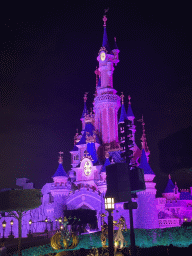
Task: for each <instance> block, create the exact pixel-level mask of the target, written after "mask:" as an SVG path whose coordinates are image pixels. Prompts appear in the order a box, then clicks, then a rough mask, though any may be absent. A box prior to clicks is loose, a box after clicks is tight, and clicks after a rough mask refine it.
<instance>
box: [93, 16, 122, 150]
mask: <svg viewBox="0 0 192 256" xmlns="http://www.w3.org/2000/svg"><path fill="white" fill-rule="evenodd" d="M103 21H104V25H103V26H104V34H103V44H102V47H101V49H100V51H99V54H98V57H97V61H98V62H99V68H98V70H99V76H100V77H99V81H98V86H97V88H96V95H95V98H94V113H95V128H96V131H98V133H99V136H100V138H101V140H102V143H103V144H107V145H108V146H109V145H110V148H114V147H117V143H118V121H117V113H118V109H119V107H120V97H119V96H118V95H117V94H116V93H117V91H116V90H115V89H113V71H114V64H115V65H116V64H117V63H118V62H119V57H118V54H119V49H114V50H113V51H111V50H110V47H109V43H108V38H107V31H106V21H107V18H106V16H104V17H103ZM115 47H116V48H117V46H115Z"/></svg>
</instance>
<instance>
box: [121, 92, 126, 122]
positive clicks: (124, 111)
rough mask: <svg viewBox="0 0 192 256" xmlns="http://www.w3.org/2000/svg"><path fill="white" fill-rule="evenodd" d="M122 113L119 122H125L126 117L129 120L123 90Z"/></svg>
mask: <svg viewBox="0 0 192 256" xmlns="http://www.w3.org/2000/svg"><path fill="white" fill-rule="evenodd" d="M120 97H121V104H122V105H121V115H120V118H119V123H124V121H125V119H126V120H127V114H126V110H125V105H124V97H125V96H124V95H123V92H121V96H120Z"/></svg>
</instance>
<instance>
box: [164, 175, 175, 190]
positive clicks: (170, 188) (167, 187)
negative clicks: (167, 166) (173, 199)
mask: <svg viewBox="0 0 192 256" xmlns="http://www.w3.org/2000/svg"><path fill="white" fill-rule="evenodd" d="M174 188H175V185H174V184H173V181H172V180H171V175H170V174H169V180H168V182H167V186H166V188H165V190H164V193H173V192H174Z"/></svg>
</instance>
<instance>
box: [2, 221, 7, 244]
mask: <svg viewBox="0 0 192 256" xmlns="http://www.w3.org/2000/svg"><path fill="white" fill-rule="evenodd" d="M6 224H7V222H6V221H5V220H4V221H3V222H2V227H3V239H4V238H5V236H4V235H5V228H6Z"/></svg>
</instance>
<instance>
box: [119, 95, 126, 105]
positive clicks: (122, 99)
mask: <svg viewBox="0 0 192 256" xmlns="http://www.w3.org/2000/svg"><path fill="white" fill-rule="evenodd" d="M120 97H121V103H122V104H124V97H125V96H124V95H123V92H121V96H120Z"/></svg>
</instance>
